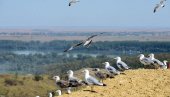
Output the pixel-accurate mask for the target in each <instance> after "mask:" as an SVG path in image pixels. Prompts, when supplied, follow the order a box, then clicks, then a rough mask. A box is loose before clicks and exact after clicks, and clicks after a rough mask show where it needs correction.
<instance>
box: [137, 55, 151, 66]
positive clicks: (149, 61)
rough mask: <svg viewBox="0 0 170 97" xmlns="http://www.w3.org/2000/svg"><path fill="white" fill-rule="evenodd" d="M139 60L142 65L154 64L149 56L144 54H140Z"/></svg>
mask: <svg viewBox="0 0 170 97" xmlns="http://www.w3.org/2000/svg"><path fill="white" fill-rule="evenodd" d="M138 57H139V61H140V62H141V63H142V64H143V65H144V67H145V68H146V67H148V66H149V65H154V62H153V61H152V60H151V59H150V58H146V57H145V56H144V54H140V55H139V56H138Z"/></svg>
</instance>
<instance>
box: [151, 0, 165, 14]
mask: <svg viewBox="0 0 170 97" xmlns="http://www.w3.org/2000/svg"><path fill="white" fill-rule="evenodd" d="M165 1H166V0H161V1H160V3H159V4H156V6H155V8H154V11H153V12H154V13H155V12H157V11H158V9H160V8H163V7H165V4H164V2H165Z"/></svg>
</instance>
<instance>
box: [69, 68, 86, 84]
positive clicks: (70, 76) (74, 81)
mask: <svg viewBox="0 0 170 97" xmlns="http://www.w3.org/2000/svg"><path fill="white" fill-rule="evenodd" d="M67 74H68V80H69V83H71V85H72V87H78V86H82V85H84V84H83V82H82V80H80V79H78V78H77V77H74V76H73V74H74V73H73V71H72V70H69V71H68V72H67Z"/></svg>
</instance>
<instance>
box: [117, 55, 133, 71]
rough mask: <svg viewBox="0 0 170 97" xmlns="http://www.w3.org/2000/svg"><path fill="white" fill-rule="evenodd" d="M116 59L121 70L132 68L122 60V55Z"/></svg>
mask: <svg viewBox="0 0 170 97" xmlns="http://www.w3.org/2000/svg"><path fill="white" fill-rule="evenodd" d="M114 59H116V65H117V67H118V68H119V70H122V71H124V70H128V69H130V67H129V66H128V65H127V64H126V63H125V62H123V61H121V58H120V57H116V58H114Z"/></svg>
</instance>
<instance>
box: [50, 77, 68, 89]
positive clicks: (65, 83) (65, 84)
mask: <svg viewBox="0 0 170 97" xmlns="http://www.w3.org/2000/svg"><path fill="white" fill-rule="evenodd" d="M53 79H54V80H55V81H56V84H57V86H59V88H61V89H64V88H66V89H67V90H68V88H69V87H71V84H70V83H69V82H68V81H64V80H60V77H59V76H54V77H53Z"/></svg>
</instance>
